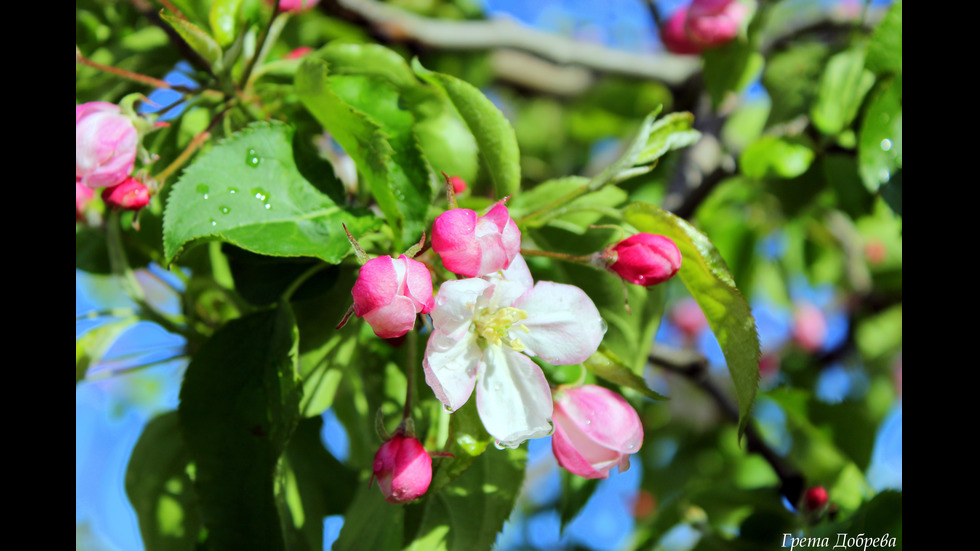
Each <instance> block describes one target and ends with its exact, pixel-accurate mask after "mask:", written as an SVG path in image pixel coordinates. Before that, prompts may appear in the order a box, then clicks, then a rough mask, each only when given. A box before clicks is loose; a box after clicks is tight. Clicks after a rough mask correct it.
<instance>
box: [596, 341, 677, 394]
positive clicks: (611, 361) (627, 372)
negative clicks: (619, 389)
mask: <svg viewBox="0 0 980 551" xmlns="http://www.w3.org/2000/svg"><path fill="white" fill-rule="evenodd" d="M585 367H586V368H588V370H589V371H591V372H592V373H595V374H596V376H598V377H601V378H603V379H605V380H607V381H609V382H610V383H615V384H617V385H622V386H625V387H627V388H632V389H633V390H635V391H637V392H639V393H640V394H642V395H644V396H646V397H647V398H652V399H654V400H669V398H667V397H666V396H664V395H662V394H660V393H659V392H656V391H654V390H651V389H650V387H648V386H647V384H646V381H644V380H643V377H640V376H639V375H637V374H636V373H635V372H634V371H633V370H632V369H630V368H629V367H627V366H625V365H623V362H622V360H620V359H619V358H618V357H617V356H616V354H614V353H613V352H612V351H611V350H609V349H608V348H606V347H605V346H601V345H600V346H599V350H598V351H596V353H595V354H593V355H592V356H590V357H589V359H587V360H585Z"/></svg>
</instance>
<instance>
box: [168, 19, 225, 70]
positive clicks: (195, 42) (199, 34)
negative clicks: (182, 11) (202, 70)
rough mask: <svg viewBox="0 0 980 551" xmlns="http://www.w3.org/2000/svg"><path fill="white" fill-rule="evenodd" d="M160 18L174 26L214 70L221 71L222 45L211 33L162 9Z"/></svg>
mask: <svg viewBox="0 0 980 551" xmlns="http://www.w3.org/2000/svg"><path fill="white" fill-rule="evenodd" d="M160 18H161V19H163V20H164V21H166V22H167V23H168V24H169V25H170V26H171V27H173V28H174V30H175V31H177V34H179V35H180V37H181V38H183V39H184V41H185V42H187V45H188V46H190V47H191V49H193V50H194V51H195V52H197V53H198V54H200V55H201V58H203V59H204V61H207V62H208V64H209V65H211V69H212V70H213V71H215V72H219V71H221V46H219V45H218V43H217V42H215V40H214V39H213V38H211V35H209V34H208V33H206V32H204V31H203V30H202V29H201V28H200V27H198V26H197V25H195V24H193V23H191V22H190V21H188V20H186V19H181V18H180V17H174V16H172V15H167V14H166V13H163V10H161V11H160Z"/></svg>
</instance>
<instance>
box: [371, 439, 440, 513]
mask: <svg viewBox="0 0 980 551" xmlns="http://www.w3.org/2000/svg"><path fill="white" fill-rule="evenodd" d="M373 477H374V478H377V479H378V488H380V489H381V493H382V494H384V496H385V501H387V502H388V503H408V502H409V501H412V500H414V499H417V498H418V497H419V496H421V495H422V494H424V493H425V491H426V490H428V489H429V483H430V482H432V457H430V456H429V454H428V452H426V451H425V448H423V447H422V443H421V442H419V441H418V440H416V439H415V438H410V437H407V436H404V435H402V434H396V435H395V436H393V437H392V438H391V440H388V441H387V442H385V443H384V444H382V445H381V447H380V448H379V449H378V453H376V454H374V475H373Z"/></svg>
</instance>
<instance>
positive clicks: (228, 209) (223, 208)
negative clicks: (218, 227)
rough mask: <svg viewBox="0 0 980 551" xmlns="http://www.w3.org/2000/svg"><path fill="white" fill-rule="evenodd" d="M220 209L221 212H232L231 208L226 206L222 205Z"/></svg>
mask: <svg viewBox="0 0 980 551" xmlns="http://www.w3.org/2000/svg"><path fill="white" fill-rule="evenodd" d="M220 210H221V214H228V213H229V212H231V209H230V208H228V207H226V206H222V207H221V209H220Z"/></svg>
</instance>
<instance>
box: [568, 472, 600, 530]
mask: <svg viewBox="0 0 980 551" xmlns="http://www.w3.org/2000/svg"><path fill="white" fill-rule="evenodd" d="M560 475H561V487H562V492H561V501H560V503H559V504H558V510H559V511H560V512H561V531H562V532H564V531H565V527H567V526H568V523H570V522H572V521H573V520H575V517H577V516H578V514H579V513H580V512H582V508H583V507H585V504H586V503H588V502H589V499H590V498H591V497H592V494H593V493H594V492H595V489H596V486H598V485H599V479H597V478H592V479H589V478H582V477H581V476H576V475H573V474H572V473H570V472H568V471H566V470H565V469H561V471H560Z"/></svg>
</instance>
